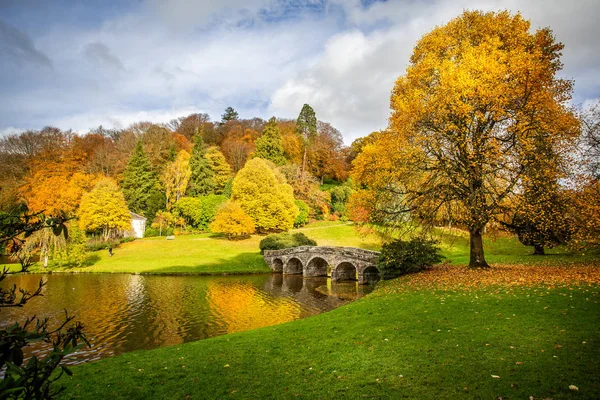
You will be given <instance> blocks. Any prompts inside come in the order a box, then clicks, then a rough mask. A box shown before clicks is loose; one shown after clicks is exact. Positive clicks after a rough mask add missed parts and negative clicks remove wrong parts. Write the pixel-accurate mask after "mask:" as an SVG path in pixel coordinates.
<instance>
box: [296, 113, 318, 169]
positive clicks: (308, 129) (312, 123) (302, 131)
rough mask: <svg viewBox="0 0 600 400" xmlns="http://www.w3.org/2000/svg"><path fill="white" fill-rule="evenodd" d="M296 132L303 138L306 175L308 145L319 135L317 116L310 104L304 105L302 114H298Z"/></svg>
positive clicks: (303, 158)
mask: <svg viewBox="0 0 600 400" xmlns="http://www.w3.org/2000/svg"><path fill="white" fill-rule="evenodd" d="M296 133H297V134H298V135H299V136H300V137H301V138H302V145H303V147H304V155H303V156H302V175H304V171H306V154H307V152H308V146H309V145H310V144H311V143H312V141H313V140H314V139H315V138H316V137H317V117H316V116H315V110H313V109H312V107H311V106H309V105H308V104H305V105H304V106H302V110H301V111H300V115H298V119H297V120H296Z"/></svg>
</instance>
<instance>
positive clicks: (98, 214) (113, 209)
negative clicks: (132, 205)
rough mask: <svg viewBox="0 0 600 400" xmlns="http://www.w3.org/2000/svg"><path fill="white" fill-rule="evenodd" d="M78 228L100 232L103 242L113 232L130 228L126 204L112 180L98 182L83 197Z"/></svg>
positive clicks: (106, 179)
mask: <svg viewBox="0 0 600 400" xmlns="http://www.w3.org/2000/svg"><path fill="white" fill-rule="evenodd" d="M79 226H80V227H81V229H84V230H86V231H88V232H93V231H101V232H102V236H103V237H104V239H105V240H106V239H108V238H109V237H110V236H111V235H112V234H114V232H115V231H118V230H126V229H129V228H130V227H131V216H130V214H129V209H128V208H127V203H126V202H125V198H124V196H123V192H121V190H120V189H119V187H118V186H117V184H116V182H115V181H114V180H112V179H110V178H104V179H101V180H99V181H98V183H96V186H94V189H92V191H91V192H89V193H87V194H85V195H84V196H83V198H82V199H81V204H80V206H79Z"/></svg>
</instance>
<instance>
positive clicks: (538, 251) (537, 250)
mask: <svg viewBox="0 0 600 400" xmlns="http://www.w3.org/2000/svg"><path fill="white" fill-rule="evenodd" d="M533 255H535V256H544V255H546V253H545V252H544V246H541V245H539V244H534V245H533Z"/></svg>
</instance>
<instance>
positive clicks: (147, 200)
mask: <svg viewBox="0 0 600 400" xmlns="http://www.w3.org/2000/svg"><path fill="white" fill-rule="evenodd" d="M121 188H122V189H123V195H124V196H125V201H126V202H127V206H128V207H129V209H130V210H131V211H133V212H135V213H138V214H142V215H144V216H145V217H147V218H149V219H151V218H154V215H156V212H157V211H158V210H160V208H161V207H162V205H163V204H164V195H163V193H162V191H161V190H160V189H159V188H160V182H159V180H158V177H157V176H156V174H155V173H154V170H153V169H152V164H151V163H150V160H149V159H148V157H146V153H144V148H143V146H142V142H141V141H139V142H138V143H137V145H136V146H135V150H134V151H133V155H132V156H131V158H130V159H129V161H128V162H127V166H126V167H125V171H124V172H123V178H122V180H121Z"/></svg>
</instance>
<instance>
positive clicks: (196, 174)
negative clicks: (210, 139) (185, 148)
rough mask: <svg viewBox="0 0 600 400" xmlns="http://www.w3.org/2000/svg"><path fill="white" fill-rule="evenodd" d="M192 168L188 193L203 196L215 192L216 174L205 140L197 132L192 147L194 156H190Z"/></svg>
mask: <svg viewBox="0 0 600 400" xmlns="http://www.w3.org/2000/svg"><path fill="white" fill-rule="evenodd" d="M190 170H191V175H190V180H189V183H188V190H187V193H188V195H190V196H202V195H206V194H210V193H213V191H214V188H215V181H214V175H215V174H214V172H213V170H212V168H211V167H210V164H209V162H208V160H207V159H206V151H205V149H204V141H203V140H202V135H200V133H196V135H195V136H194V147H192V156H191V157H190Z"/></svg>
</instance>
